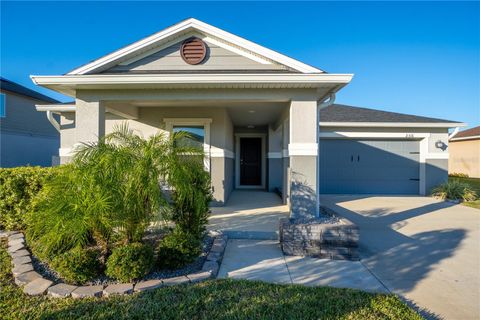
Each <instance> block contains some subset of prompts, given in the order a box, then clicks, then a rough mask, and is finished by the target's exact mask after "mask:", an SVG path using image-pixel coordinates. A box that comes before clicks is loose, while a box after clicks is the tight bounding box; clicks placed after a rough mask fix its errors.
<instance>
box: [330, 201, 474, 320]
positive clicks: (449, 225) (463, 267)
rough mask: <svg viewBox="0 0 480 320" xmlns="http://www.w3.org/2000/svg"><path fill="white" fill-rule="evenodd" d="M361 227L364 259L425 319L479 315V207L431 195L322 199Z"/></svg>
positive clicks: (378, 275) (468, 317) (460, 317)
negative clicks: (450, 202)
mask: <svg viewBox="0 0 480 320" xmlns="http://www.w3.org/2000/svg"><path fill="white" fill-rule="evenodd" d="M321 203H322V205H326V206H327V207H330V208H332V209H333V210H335V211H336V212H338V213H339V214H340V215H343V216H345V217H346V218H348V219H350V220H351V221H353V222H354V223H356V224H357V225H358V226H359V228H360V246H361V248H360V249H361V250H360V254H361V258H362V260H361V261H362V263H363V264H364V265H365V266H366V267H367V268H368V269H369V270H370V271H371V272H372V273H373V274H374V275H375V276H376V277H377V278H378V279H379V280H380V281H381V282H382V283H383V284H384V285H385V286H386V287H387V288H388V289H389V290H390V291H392V292H395V293H397V294H400V295H402V296H403V297H405V298H406V299H407V300H409V301H411V302H412V303H414V304H416V305H417V306H418V307H420V308H422V309H425V310H423V312H422V313H423V315H424V316H426V317H427V318H445V319H480V232H479V230H480V210H478V209H473V208H468V207H465V206H462V205H452V204H449V203H444V202H440V201H436V200H434V199H431V198H427V197H415V196H411V197H410V196H405V197H391V196H346V195H328V196H326V195H325V196H323V195H322V197H321Z"/></svg>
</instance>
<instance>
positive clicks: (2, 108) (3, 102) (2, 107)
mask: <svg viewBox="0 0 480 320" xmlns="http://www.w3.org/2000/svg"><path fill="white" fill-rule="evenodd" d="M6 116H7V97H6V96H5V94H4V93H0V118H5V117H6Z"/></svg>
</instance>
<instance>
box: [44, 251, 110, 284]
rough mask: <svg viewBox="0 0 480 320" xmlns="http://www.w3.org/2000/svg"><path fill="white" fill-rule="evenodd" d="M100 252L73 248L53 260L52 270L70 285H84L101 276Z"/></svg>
mask: <svg viewBox="0 0 480 320" xmlns="http://www.w3.org/2000/svg"><path fill="white" fill-rule="evenodd" d="M99 255H100V252H99V251H98V250H95V249H91V248H89V249H82V248H80V247H76V248H73V249H71V250H69V251H67V252H65V253H63V254H61V255H58V256H56V257H54V258H53V259H52V262H51V266H52V268H53V269H54V270H55V271H57V272H58V274H60V276H61V277H62V278H63V279H64V280H65V281H66V282H69V283H74V284H84V283H85V282H87V281H89V280H91V279H93V278H95V277H96V276H98V275H99V274H100V271H101V265H100V262H99V260H98V257H99Z"/></svg>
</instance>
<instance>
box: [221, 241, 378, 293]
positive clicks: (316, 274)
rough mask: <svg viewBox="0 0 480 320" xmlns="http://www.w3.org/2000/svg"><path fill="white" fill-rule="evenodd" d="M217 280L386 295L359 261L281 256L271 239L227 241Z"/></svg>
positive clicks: (275, 243)
mask: <svg viewBox="0 0 480 320" xmlns="http://www.w3.org/2000/svg"><path fill="white" fill-rule="evenodd" d="M218 277H219V278H235V279H247V280H259V281H265V282H272V283H281V284H292V283H293V284H302V285H307V286H332V287H338V288H353V289H360V290H366V291H372V292H387V290H386V289H385V287H384V286H383V285H382V284H381V283H380V282H379V281H378V280H377V279H376V278H375V277H374V276H373V275H372V274H371V273H370V272H369V271H368V270H367V269H366V268H365V267H364V266H363V265H362V263H361V262H358V261H338V260H329V259H314V258H304V257H289V256H284V255H283V253H282V251H281V249H280V245H279V243H278V241H272V240H238V239H232V240H229V241H228V244H227V248H226V249H225V255H224V258H223V261H222V265H221V267H220V271H219V274H218Z"/></svg>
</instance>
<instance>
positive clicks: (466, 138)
mask: <svg viewBox="0 0 480 320" xmlns="http://www.w3.org/2000/svg"><path fill="white" fill-rule="evenodd" d="M476 139H480V136H469V137H460V138H452V139H450V140H449V141H450V142H455V141H464V140H476Z"/></svg>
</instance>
